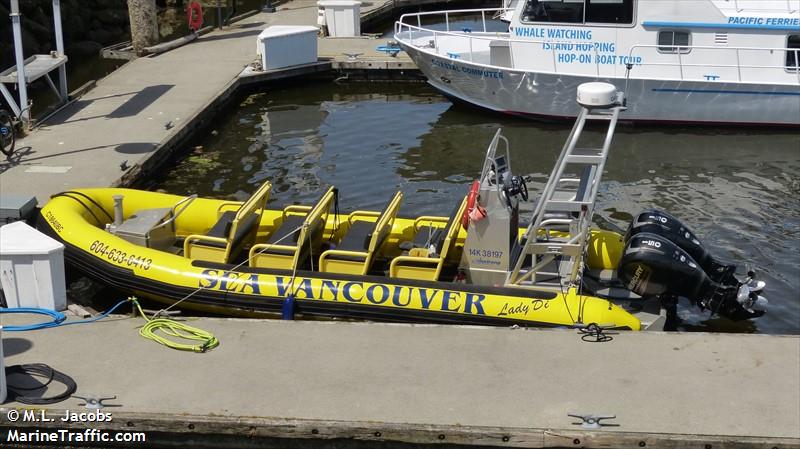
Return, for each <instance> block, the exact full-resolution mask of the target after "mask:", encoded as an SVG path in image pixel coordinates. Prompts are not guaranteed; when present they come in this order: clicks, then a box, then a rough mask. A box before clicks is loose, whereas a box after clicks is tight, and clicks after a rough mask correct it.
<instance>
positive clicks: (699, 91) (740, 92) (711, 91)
mask: <svg viewBox="0 0 800 449" xmlns="http://www.w3.org/2000/svg"><path fill="white" fill-rule="evenodd" d="M652 91H653V92H680V93H697V94H734V95H791V96H800V92H765V91H756V90H716V89H668V88H654V89H652Z"/></svg>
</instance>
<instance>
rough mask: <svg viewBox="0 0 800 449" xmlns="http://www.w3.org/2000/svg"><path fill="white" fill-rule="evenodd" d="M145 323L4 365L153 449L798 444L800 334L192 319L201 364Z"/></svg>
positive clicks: (35, 343) (50, 337)
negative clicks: (65, 384) (29, 374)
mask: <svg viewBox="0 0 800 449" xmlns="http://www.w3.org/2000/svg"><path fill="white" fill-rule="evenodd" d="M24 318H25V317H21V316H4V317H3V321H4V323H3V324H5V325H8V324H12V323H19V322H20V321H21V320H23V319H24ZM28 322H30V317H28ZM142 324H143V321H142V319H141V318H126V317H118V318H112V319H108V320H105V321H100V322H97V323H93V324H84V325H78V326H66V327H60V328H56V329H48V330H42V331H35V332H25V333H19V332H15V333H11V332H3V335H2V336H3V347H4V350H5V356H6V358H5V364H6V366H9V365H13V364H19V363H46V364H48V365H50V366H52V367H54V368H55V369H58V370H60V371H63V372H64V373H66V374H68V375H70V376H72V377H73V378H74V379H75V380H76V382H77V384H78V392H77V394H78V395H86V394H95V395H100V396H112V395H116V396H117V399H116V400H115V401H108V402H109V403H111V404H118V405H119V407H114V408H107V409H105V410H103V411H107V412H110V413H112V414H113V417H114V421H113V422H112V423H110V424H107V425H100V428H108V429H117V430H127V431H131V430H135V431H144V432H150V434H149V435H148V438H149V441H151V442H155V440H157V439H159V438H168V437H170V436H171V437H172V438H176V437H181V436H182V437H183V438H186V437H187V436H191V437H192V438H193V441H197V442H198V444H202V441H213V440H211V439H210V435H231V434H236V433H237V432H240V433H241V435H240V436H241V437H243V438H245V439H248V438H255V437H260V436H265V437H273V438H302V439H318V438H322V439H329V438H333V437H337V438H355V439H359V440H369V441H385V440H389V441H405V442H411V443H442V442H444V443H448V442H449V443H459V444H478V445H496V446H513V447H523V446H524V447H553V446H555V447H573V446H576V445H578V446H580V447H617V448H623V447H708V446H703V445H702V444H710V445H711V447H714V448H717V447H779V448H790V447H795V448H796V447H800V337H799V336H765V335H721V334H705V333H690V334H677V333H633V332H623V333H619V334H617V335H613V338H614V339H613V340H612V341H609V342H605V343H588V342H584V341H581V338H580V335H579V334H578V333H576V331H574V330H548V331H545V330H524V329H512V328H484V327H470V326H435V325H402V324H374V323H347V322H303V321H295V322H287V321H275V320H261V321H257V320H239V319H215V318H198V319H192V320H191V321H190V322H189V324H191V325H193V326H198V327H201V328H203V329H206V330H208V331H210V332H212V333H214V334H215V335H216V336H217V337H218V338H219V340H220V341H221V344H220V346H219V347H218V348H216V349H214V350H212V351H210V352H208V353H204V354H196V353H185V352H179V351H174V350H170V349H167V348H165V347H163V346H160V345H158V344H155V343H153V342H151V341H148V340H145V339H143V338H140V337H139V336H138V335H137V334H138V329H137V328H138V327H139V326H141V325H142ZM65 342H69V344H65ZM12 380H13V379H12ZM78 403H79V400H77V399H70V400H67V401H66V402H63V403H61V404H56V405H54V406H52V407H53V408H58V409H70V410H73V411H74V410H80V409H82V407H80V406H78ZM5 407H6V408H9V407H21V404H16V403H7V404H5ZM568 413H581V414H611V415H616V419H614V420H610V421H609V423H614V424H617V425H618V427H604V428H603V429H602V430H595V431H587V430H583V429H581V428H580V426H574V425H572V424H571V423H572V422H573V419H572V418H569V417H568V416H567V414H568ZM276 417H280V418H276ZM17 425H19V426H35V427H36V428H39V429H41V428H43V427H50V426H52V427H54V428H60V427H64V426H63V423H60V422H56V423H48V424H43V423H24V422H18V423H17ZM0 426H8V421H7V420H6V414H5V413H0ZM243 426H244V430H243ZM77 427H78V428H84V427H85V424H83V425H79V426H77ZM248 429H249V430H248ZM156 431H165V432H167V433H166V434H160V435H159V434H156V433H155V432H156ZM195 437H197V438H195ZM201 437H208V438H207V439H205V440H202V439H201ZM576 439H577V440H580V443H574V442H573V440H576ZM340 441H341V440H340ZM640 442H645V446H642V445H641V444H640ZM733 442H735V443H733ZM701 443H702V444H701ZM207 444H208V443H207ZM251 444H252V441H251ZM197 447H201V446H197ZM336 447H341V446H336Z"/></svg>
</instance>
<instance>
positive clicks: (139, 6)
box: [128, 0, 158, 56]
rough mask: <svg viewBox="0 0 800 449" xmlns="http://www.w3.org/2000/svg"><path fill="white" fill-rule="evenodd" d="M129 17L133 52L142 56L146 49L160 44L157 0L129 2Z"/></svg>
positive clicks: (130, 0) (132, 0)
mask: <svg viewBox="0 0 800 449" xmlns="http://www.w3.org/2000/svg"><path fill="white" fill-rule="evenodd" d="M128 15H129V16H130V22H131V42H132V43H133V50H134V52H136V54H137V55H139V56H141V55H142V54H143V49H144V48H145V47H150V46H153V45H155V44H157V43H158V22H157V21H156V19H157V16H156V0H128Z"/></svg>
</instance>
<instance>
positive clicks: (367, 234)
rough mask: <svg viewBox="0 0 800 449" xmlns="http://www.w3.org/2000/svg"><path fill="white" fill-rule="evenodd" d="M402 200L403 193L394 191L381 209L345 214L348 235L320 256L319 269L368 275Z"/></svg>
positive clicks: (329, 271)
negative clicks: (387, 202) (346, 215)
mask: <svg viewBox="0 0 800 449" xmlns="http://www.w3.org/2000/svg"><path fill="white" fill-rule="evenodd" d="M402 200H403V192H397V193H395V195H394V197H392V199H391V201H389V204H387V205H386V207H385V208H384V209H383V212H380V213H378V212H368V211H356V212H353V213H351V214H350V215H349V216H348V217H347V221H348V223H349V224H350V227H349V228H348V230H347V234H345V236H344V237H343V238H342V240H341V242H339V245H338V246H337V247H336V249H329V250H327V251H325V252H324V253H322V255H321V256H320V258H319V267H320V270H321V271H324V272H328V273H345V274H355V275H365V274H367V272H368V271H369V269H370V267H371V266H372V261H373V259H374V258H375V253H376V252H377V251H378V250H379V249H380V247H381V245H382V244H383V242H384V240H386V237H387V236H388V235H389V233H390V232H391V230H392V226H393V225H394V219H395V217H396V216H397V212H398V211H399V210H400V202H401V201H402Z"/></svg>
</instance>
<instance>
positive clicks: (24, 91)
mask: <svg viewBox="0 0 800 449" xmlns="http://www.w3.org/2000/svg"><path fill="white" fill-rule="evenodd" d="M10 16H11V26H12V28H13V32H14V55H15V57H16V62H17V85H18V86H19V108H20V110H21V111H20V114H19V118H20V120H22V121H23V122H24V123H25V124H26V126H27V123H30V121H31V113H30V110H29V109H28V84H27V83H26V82H25V55H23V49H22V25H21V23H20V22H21V20H22V15H21V14H20V12H19V0H11V14H10Z"/></svg>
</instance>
